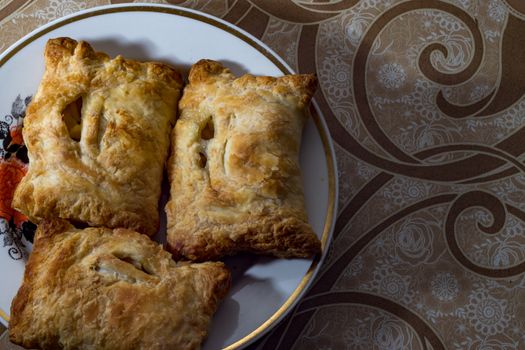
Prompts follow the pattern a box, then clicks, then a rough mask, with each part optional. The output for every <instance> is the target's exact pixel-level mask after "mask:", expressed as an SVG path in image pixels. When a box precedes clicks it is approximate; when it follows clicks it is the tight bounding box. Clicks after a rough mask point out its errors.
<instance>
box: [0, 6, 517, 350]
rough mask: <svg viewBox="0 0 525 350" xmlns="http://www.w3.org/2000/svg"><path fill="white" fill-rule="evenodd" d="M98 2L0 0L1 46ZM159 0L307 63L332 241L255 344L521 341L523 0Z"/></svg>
mask: <svg viewBox="0 0 525 350" xmlns="http://www.w3.org/2000/svg"><path fill="white" fill-rule="evenodd" d="M113 2H115V3H116V2H123V1H113ZM124 2H125V1H124ZM154 2H158V1H154ZM104 3H107V1H104V0H97V1H93V2H87V1H69V0H68V1H57V0H36V1H18V0H15V1H4V2H0V32H1V37H2V40H1V41H0V50H4V49H6V48H7V46H8V45H9V44H10V43H12V42H14V41H15V40H16V39H18V38H19V37H20V36H22V35H23V34H25V33H27V32H29V31H30V30H31V29H33V28H35V27H37V26H39V25H42V24H44V23H46V22H48V21H49V20H51V19H53V18H56V17H60V16H63V15H65V14H68V13H71V12H73V11H77V10H80V9H84V8H87V7H91V6H95V5H99V4H104ZM168 3H172V4H177V5H181V6H187V7H192V8H195V9H198V10H202V11H205V12H208V13H211V14H213V15H216V16H218V17H221V18H223V19H225V20H227V21H229V22H231V23H234V24H236V25H238V26H240V27H241V28H243V29H245V30H247V31H248V32H250V33H252V34H253V35H254V36H256V37H258V38H260V39H261V40H262V41H264V42H265V43H267V44H268V45H269V46H271V47H272V48H273V49H274V50H275V51H276V52H277V53H278V54H279V55H281V56H282V57H283V58H284V59H285V60H286V61H287V62H288V63H289V64H290V65H291V66H292V67H294V68H295V69H296V70H297V71H299V72H316V73H317V75H318V77H319V82H320V88H319V92H318V93H317V94H316V96H315V98H316V101H317V103H318V105H319V106H320V108H321V110H322V112H323V115H324V116H325V119H326V121H327V124H328V126H329V128H330V132H331V134H332V137H333V140H334V142H335V148H336V154H337V161H338V177H339V183H340V188H339V192H340V196H339V198H338V200H339V213H338V219H337V223H336V227H335V232H334V242H333V244H332V246H331V247H330V249H329V252H328V256H327V259H326V263H325V264H324V265H323V267H322V269H321V272H320V274H319V276H318V278H317V279H316V281H315V282H314V284H313V286H312V288H311V289H310V290H309V291H308V293H307V295H306V296H305V298H304V299H303V300H302V301H301V302H300V303H299V304H298V305H297V306H296V308H295V309H294V310H293V312H292V313H291V314H290V315H289V316H288V317H287V318H286V319H285V320H284V321H283V322H282V323H280V324H279V326H278V327H276V328H275V329H274V330H273V331H272V332H271V333H270V334H269V335H268V336H266V337H264V338H263V339H261V340H260V341H259V342H258V343H257V344H255V345H253V348H258V349H272V350H273V349H291V348H295V349H324V350H328V349H344V348H347V349H371V348H376V349H404V348H411V349H482V348H483V349H486V348H499V349H511V348H512V349H514V348H522V347H525V343H524V340H523V337H522V334H524V333H525V301H524V300H525V298H524V297H525V292H524V291H525V288H524V287H525V278H524V274H523V272H524V271H525V238H524V237H525V234H524V232H525V165H524V160H525V156H524V153H525V142H523V140H524V139H525V99H524V98H523V94H524V92H525V68H524V67H525V66H524V65H523V61H524V60H525V56H524V55H525V51H524V50H523V49H522V46H523V44H522V42H523V39H522V37H523V36H525V5H523V2H522V1H520V0H486V1H485V0H483V1H481V0H448V1H444V0H436V1H431V0H412V1H406V0H328V1H326V0H295V1H290V0H288V1H262V0H250V1H247V0H218V1H207V0H197V1H178V0H177V1H168Z"/></svg>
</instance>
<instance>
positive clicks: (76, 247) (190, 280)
mask: <svg viewBox="0 0 525 350" xmlns="http://www.w3.org/2000/svg"><path fill="white" fill-rule="evenodd" d="M229 285H230V274H229V272H228V270H227V269H226V268H225V267H224V265H223V264H222V263H219V262H217V263H212V262H208V263H202V264H184V263H179V264H177V263H175V262H174V261H173V260H172V259H171V255H170V254H169V253H168V252H166V251H164V250H163V249H162V247H161V246H160V245H158V244H156V243H155V242H153V241H151V240H150V239H148V238H147V237H146V236H144V235H141V234H139V233H137V232H134V231H131V230H127V229H114V230H111V229H107V228H88V229H84V230H79V229H75V228H74V227H72V226H71V225H70V224H68V223H67V222H65V221H62V220H60V221H58V220H55V221H46V222H43V223H42V224H41V225H40V226H39V227H38V230H37V233H36V238H35V244H34V246H33V252H32V254H31V256H30V257H29V261H28V263H27V265H26V271H25V275H24V281H23V283H22V286H21V287H20V289H19V291H18V294H17V295H16V297H15V299H14V300H13V303H12V305H11V321H10V323H9V336H10V339H11V341H12V342H14V343H16V344H19V345H22V346H24V347H26V348H41V349H111V350H118V349H198V348H199V347H200V344H201V342H202V341H203V339H204V338H205V336H206V333H207V328H208V323H209V321H210V318H211V317H212V314H213V313H214V312H215V309H216V306H217V303H218V302H219V301H220V300H221V299H222V298H223V297H224V296H225V294H226V292H227V290H228V288H229Z"/></svg>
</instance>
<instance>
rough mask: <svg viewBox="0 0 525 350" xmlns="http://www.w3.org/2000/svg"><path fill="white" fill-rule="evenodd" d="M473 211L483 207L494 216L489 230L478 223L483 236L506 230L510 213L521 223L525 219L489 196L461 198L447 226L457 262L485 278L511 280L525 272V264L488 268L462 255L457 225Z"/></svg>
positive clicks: (470, 194)
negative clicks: (469, 211)
mask: <svg viewBox="0 0 525 350" xmlns="http://www.w3.org/2000/svg"><path fill="white" fill-rule="evenodd" d="M472 207H482V208H484V209H486V210H488V211H489V212H490V213H491V214H492V224H491V225H489V226H487V225H484V224H482V223H479V222H478V224H477V227H478V229H479V230H480V231H481V232H483V233H485V234H489V235H493V234H496V233H498V232H499V231H500V230H501V229H503V228H504V226H505V220H506V217H507V212H511V213H512V214H513V215H515V216H517V217H519V218H521V219H522V220H523V219H525V213H523V212H522V211H521V210H519V209H517V208H515V207H512V206H508V205H507V206H505V205H504V204H503V203H502V202H501V201H500V199H498V198H497V197H496V196H494V195H492V194H490V193H487V192H482V191H471V192H467V193H464V194H462V195H461V196H459V197H458V198H457V199H456V200H455V201H454V203H452V205H451V207H450V209H449V212H448V215H447V219H446V222H445V235H446V241H447V244H448V247H449V249H450V252H451V253H452V255H453V256H454V258H455V259H456V260H457V261H458V262H459V263H460V264H461V265H463V266H464V267H466V268H467V269H469V270H471V271H473V272H475V273H477V274H480V275H483V276H486V277H499V278H503V277H512V276H516V275H519V274H521V273H523V272H525V261H524V262H522V263H520V264H518V265H515V266H510V267H506V268H503V269H497V268H488V267H484V266H479V265H477V264H475V263H474V262H472V261H471V260H470V259H469V258H468V257H467V256H466V255H465V254H464V253H463V251H462V250H461V248H460V247H459V244H458V241H457V237H456V235H457V233H456V230H455V223H456V221H457V220H458V218H459V217H460V215H461V213H462V212H463V211H465V210H466V209H468V208H472Z"/></svg>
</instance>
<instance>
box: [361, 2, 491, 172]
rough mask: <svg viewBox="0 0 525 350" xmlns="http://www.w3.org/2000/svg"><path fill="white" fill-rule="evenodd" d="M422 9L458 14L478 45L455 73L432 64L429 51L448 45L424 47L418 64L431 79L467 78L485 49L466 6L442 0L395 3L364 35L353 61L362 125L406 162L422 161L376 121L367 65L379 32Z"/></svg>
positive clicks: (448, 82) (453, 80)
mask: <svg viewBox="0 0 525 350" xmlns="http://www.w3.org/2000/svg"><path fill="white" fill-rule="evenodd" d="M420 9H435V10H440V11H445V12H448V13H450V14H451V15H453V16H456V17H457V18H459V19H460V20H461V21H463V22H464V23H465V24H466V25H467V27H468V28H469V29H470V31H471V33H472V35H473V38H474V45H475V50H476V51H475V54H474V57H473V60H472V61H471V62H470V64H469V65H468V66H467V67H466V68H464V69H463V71H461V72H459V73H454V74H445V73H441V72H438V71H437V70H436V69H435V68H434V67H433V66H432V65H431V64H430V54H431V53H432V52H433V51H434V50H439V51H441V52H442V53H443V54H444V55H445V56H446V55H447V49H446V47H445V46H443V45H442V44H439V43H434V44H431V45H429V46H427V47H426V48H424V49H423V51H422V53H421V55H420V59H419V66H420V69H421V71H422V72H423V74H425V75H427V76H428V77H429V78H430V79H432V80H434V81H437V82H439V83H442V84H446V85H451V84H457V83H459V82H462V81H465V80H467V79H468V78H470V77H471V76H472V75H473V74H474V72H475V71H476V70H477V69H478V67H479V65H480V63H481V59H482V56H483V54H482V52H483V41H482V39H481V33H480V31H479V28H478V27H477V26H476V22H475V20H474V19H473V18H472V17H471V16H470V15H468V14H467V13H466V12H465V11H464V10H462V9H460V8H459V7H456V6H454V5H451V4H448V3H445V2H441V1H433V2H429V1H425V0H418V1H409V2H402V3H400V4H398V5H396V6H393V7H391V8H390V9H389V10H388V11H386V12H384V13H383V14H382V15H381V16H380V17H379V18H378V19H377V20H376V21H375V22H374V23H373V24H372V25H371V26H370V28H369V29H368V31H367V33H366V34H365V36H364V37H363V39H362V41H361V44H360V45H359V48H358V49H357V52H356V54H355V59H354V65H353V77H354V79H353V89H354V97H355V100H356V107H357V109H358V111H359V115H360V117H361V120H362V122H363V125H364V126H365V128H366V129H367V131H368V133H369V134H370V135H371V136H372V137H373V138H374V140H375V142H376V143H377V144H378V145H379V146H380V147H381V148H382V149H383V150H385V151H386V152H388V153H389V154H390V155H392V156H393V157H395V158H396V159H398V160H400V161H403V162H407V163H414V164H418V163H420V161H419V160H418V159H416V158H414V157H413V156H411V155H408V154H406V153H405V152H403V151H402V150H401V149H400V148H399V147H398V146H397V145H395V144H394V143H393V142H392V141H391V140H390V139H389V138H388V137H387V136H386V134H385V133H384V132H383V130H382V129H381V128H380V126H379V125H378V124H377V121H376V120H375V118H374V114H373V112H372V110H371V108H370V101H369V98H368V93H367V87H366V72H367V70H366V66H367V62H368V56H369V55H370V52H371V51H372V46H373V43H374V41H375V39H376V38H377V36H378V35H379V33H380V32H381V31H382V30H383V28H385V27H386V26H387V25H388V24H389V23H390V22H391V21H392V20H394V19H395V18H397V17H399V16H400V15H402V14H404V13H407V12H410V11H415V10H420Z"/></svg>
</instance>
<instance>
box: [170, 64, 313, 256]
mask: <svg viewBox="0 0 525 350" xmlns="http://www.w3.org/2000/svg"><path fill="white" fill-rule="evenodd" d="M316 86H317V79H316V77H315V75H313V74H299V75H288V76H283V77H269V76H253V75H250V74H246V75H243V76H242V77H239V78H236V77H235V76H234V75H233V74H232V73H231V72H230V70H229V69H227V68H226V67H224V66H223V65H222V64H221V63H219V62H216V61H213V60H200V61H198V62H197V63H195V64H194V65H193V66H192V68H191V70H190V74H189V84H188V85H187V86H186V87H185V89H184V94H183V97H182V99H181V101H180V103H179V109H180V111H181V116H180V119H179V121H178V123H177V125H176V127H175V129H174V131H173V133H172V152H171V157H170V159H169V161H168V164H169V166H168V174H169V179H170V183H171V199H170V202H169V203H168V205H167V207H166V213H167V217H168V249H169V250H170V251H171V252H172V253H173V254H174V256H175V258H177V259H182V258H186V259H190V260H194V261H206V260H216V259H219V258H220V257H222V256H225V255H233V254H235V253H237V252H241V251H248V252H253V253H257V254H272V255H274V256H277V257H283V258H293V257H301V258H307V257H312V256H313V255H315V254H319V253H320V252H321V242H320V241H319V239H318V238H317V235H316V234H315V233H314V232H313V230H312V228H311V226H310V225H309V224H308V223H307V219H306V213H305V210H304V198H303V194H302V191H303V190H302V184H301V180H300V169H299V166H298V162H297V152H298V148H299V144H300V131H301V128H302V125H303V123H304V119H305V118H306V117H307V113H304V112H305V109H306V106H307V105H308V103H309V102H310V100H311V98H312V95H313V94H314V92H315V89H316ZM253 109H257V112H256V113H255V114H252V112H251V111H252V110H253ZM280 111H284V113H281V112H280ZM210 115H211V116H210ZM207 118H212V119H213V123H214V125H216V126H215V128H216V129H215V132H216V134H217V136H216V137H215V136H214V140H210V141H205V142H206V143H204V145H203V142H202V134H201V135H199V133H202V130H203V128H204V127H205V126H204V124H203V120H204V123H208V122H206V120H207ZM243 118H244V119H243ZM246 118H248V119H246ZM250 118H251V119H250ZM232 120H234V121H233V122H232ZM255 123H260V124H257V125H261V126H260V128H259V129H258V130H256V129H255V128H254V127H252V128H251V129H250V127H245V125H252V126H253V125H255ZM239 125H242V126H239ZM243 128H244V129H243ZM212 142H213V143H212ZM226 144H227V145H228V147H229V148H228V152H227V151H226V146H223V147H222V148H221V146H220V145H226ZM272 145H273V146H272ZM205 148H206V149H205ZM203 151H204V152H209V153H208V156H211V157H213V158H211V160H210V159H208V162H207V165H205V166H204V167H203V166H200V168H201V169H197V167H196V166H195V165H194V161H193V160H192V159H196V158H198V157H197V156H198V154H195V157H193V156H192V154H194V153H195V152H203ZM258 157H259V158H258ZM265 157H266V158H265ZM259 159H260V160H259ZM275 159H278V160H277V161H275ZM272 162H276V163H272ZM210 164H211V165H210ZM248 164H249V165H248ZM269 164H273V165H269ZM226 168H228V169H229V170H228V171H226ZM232 169H233V170H232ZM274 169H278V171H276V170H274ZM232 171H234V172H236V173H235V174H233V173H232ZM240 173H242V175H239V174H240ZM235 176H237V177H235ZM234 179H235V180H234ZM238 181H241V182H242V184H241V183H239V182H238ZM234 182H235V185H232V184H233V183H234ZM185 191H189V192H190V194H186V193H184V192H185ZM241 191H243V193H246V192H250V191H251V192H250V193H251V194H250V195H247V197H244V194H240V192H241ZM264 191H268V192H264ZM247 198H251V199H247ZM210 207H212V208H217V212H224V214H217V215H218V216H215V217H213V216H214V215H216V214H215V212H214V213H211V212H212V211H213V210H215V209H212V210H211V211H208V208H210ZM221 215H223V216H227V217H228V218H223V217H221Z"/></svg>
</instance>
